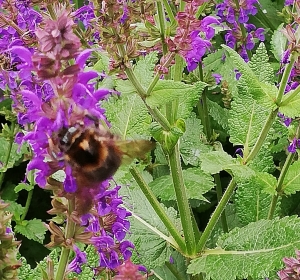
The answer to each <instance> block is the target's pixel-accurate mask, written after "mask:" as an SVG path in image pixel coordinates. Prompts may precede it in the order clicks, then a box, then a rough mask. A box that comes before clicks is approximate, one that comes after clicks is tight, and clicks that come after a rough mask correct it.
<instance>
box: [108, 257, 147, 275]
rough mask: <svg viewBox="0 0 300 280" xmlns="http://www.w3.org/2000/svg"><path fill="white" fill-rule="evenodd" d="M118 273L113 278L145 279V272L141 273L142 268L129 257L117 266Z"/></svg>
mask: <svg viewBox="0 0 300 280" xmlns="http://www.w3.org/2000/svg"><path fill="white" fill-rule="evenodd" d="M117 271H118V274H117V275H116V276H115V277H114V278H113V279H114V280H143V279H147V275H146V274H141V272H142V271H143V272H144V269H143V268H141V267H140V266H138V265H136V264H133V263H132V262H131V260H130V259H128V260H126V261H125V262H124V263H123V264H122V265H120V266H119V267H118V268H117Z"/></svg>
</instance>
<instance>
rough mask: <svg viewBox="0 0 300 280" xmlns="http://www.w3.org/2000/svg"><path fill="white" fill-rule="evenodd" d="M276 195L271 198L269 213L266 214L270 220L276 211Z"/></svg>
mask: <svg viewBox="0 0 300 280" xmlns="http://www.w3.org/2000/svg"><path fill="white" fill-rule="evenodd" d="M278 197H279V196H278V193H276V194H275V195H273V197H272V201H271V205H270V209H269V213H268V219H269V220H272V219H273V216H274V213H275V209H276V205H277V201H278Z"/></svg>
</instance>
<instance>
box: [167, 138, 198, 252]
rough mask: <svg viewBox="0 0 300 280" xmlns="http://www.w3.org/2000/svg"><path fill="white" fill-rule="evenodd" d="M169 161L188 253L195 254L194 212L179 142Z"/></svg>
mask: <svg viewBox="0 0 300 280" xmlns="http://www.w3.org/2000/svg"><path fill="white" fill-rule="evenodd" d="M169 161H170V169H171V175H172V179H173V184H174V190H175V194H176V201H177V205H178V210H179V214H180V219H181V224H182V228H183V233H184V238H185V241H186V248H187V253H188V254H189V256H193V255H194V254H195V252H196V251H195V249H196V246H195V235H194V231H193V226H192V218H191V215H192V213H191V211H190V206H189V202H188V198H187V194H186V188H185V185H184V181H183V175H182V169H181V162H180V152H179V145H178V143H177V144H176V145H175V147H174V149H173V151H172V152H171V153H170V154H169Z"/></svg>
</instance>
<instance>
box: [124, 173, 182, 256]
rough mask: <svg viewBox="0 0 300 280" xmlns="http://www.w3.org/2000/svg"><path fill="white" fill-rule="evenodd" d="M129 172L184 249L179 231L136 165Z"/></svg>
mask: <svg viewBox="0 0 300 280" xmlns="http://www.w3.org/2000/svg"><path fill="white" fill-rule="evenodd" d="M129 170H130V173H131V174H132V176H133V178H134V179H135V181H136V182H137V184H138V185H139V187H140V188H141V190H142V192H143V194H144V195H145V196H146V198H147V200H148V201H149V203H150V204H151V206H152V207H153V209H154V211H155V213H156V214H157V215H158V216H159V218H160V219H161V221H162V222H163V224H164V225H165V227H166V228H167V229H168V231H169V233H170V234H171V236H172V237H173V238H174V240H175V241H176V243H177V244H178V246H179V248H180V249H181V251H183V252H184V251H185V243H184V240H183V238H182V237H181V235H180V233H179V232H178V230H177V229H176V227H175V225H174V223H173V222H172V221H171V220H170V218H169V217H168V215H167V214H166V212H165V211H164V209H163V208H162V206H161V205H160V204H159V202H158V200H157V198H156V196H155V195H154V194H153V192H152V190H151V189H150V188H149V186H148V184H147V183H146V182H145V180H144V178H143V177H142V176H141V174H140V173H139V171H138V170H137V168H136V167H131V168H130V169H129Z"/></svg>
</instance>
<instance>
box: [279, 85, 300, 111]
mask: <svg viewBox="0 0 300 280" xmlns="http://www.w3.org/2000/svg"><path fill="white" fill-rule="evenodd" d="M299 92H300V86H298V87H297V88H296V89H295V90H293V91H292V92H291V93H289V94H287V95H286V99H284V100H283V101H282V102H281V103H280V104H279V107H281V106H286V105H288V104H289V102H290V101H291V100H292V99H293V98H294V97H296V96H297V95H298V94H299Z"/></svg>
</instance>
